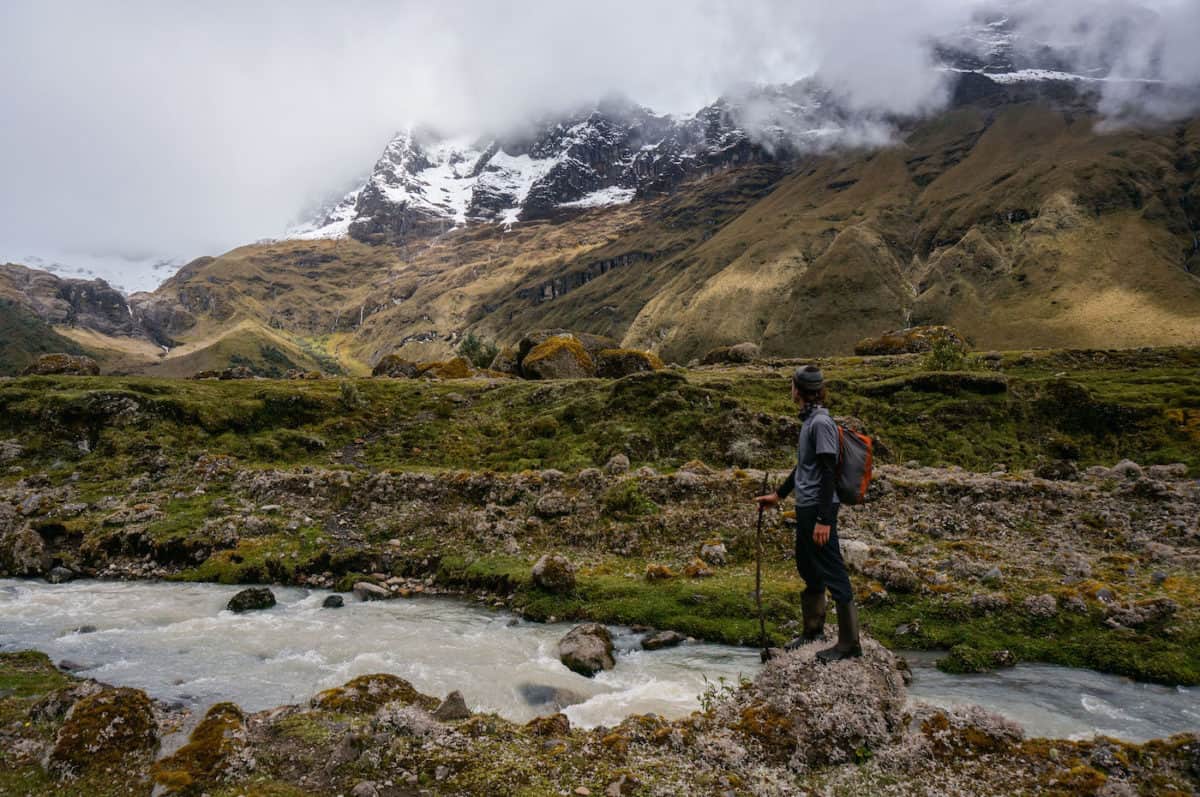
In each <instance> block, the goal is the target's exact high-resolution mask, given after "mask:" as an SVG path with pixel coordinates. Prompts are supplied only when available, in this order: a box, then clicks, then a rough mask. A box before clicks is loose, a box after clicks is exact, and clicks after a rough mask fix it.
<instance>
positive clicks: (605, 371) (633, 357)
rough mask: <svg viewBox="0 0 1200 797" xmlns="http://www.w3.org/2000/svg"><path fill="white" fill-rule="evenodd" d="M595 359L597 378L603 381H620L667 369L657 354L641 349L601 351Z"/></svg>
mask: <svg viewBox="0 0 1200 797" xmlns="http://www.w3.org/2000/svg"><path fill="white" fill-rule="evenodd" d="M595 359H596V376H599V377H601V378H603V379H620V378H621V377H623V376H629V375H630V374H640V373H644V372H646V371H657V370H659V369H660V368H665V367H666V366H665V365H663V361H662V360H661V359H659V357H658V355H657V354H655V353H654V352H652V351H641V350H640V349H601V350H600V351H598V352H597V353H596V358H595Z"/></svg>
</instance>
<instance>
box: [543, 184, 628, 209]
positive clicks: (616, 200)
mask: <svg viewBox="0 0 1200 797" xmlns="http://www.w3.org/2000/svg"><path fill="white" fill-rule="evenodd" d="M635 193H637V192H636V191H634V189H632V188H618V187H616V186H612V187H611V188H601V189H600V190H599V191H593V192H592V193H590V194H588V195H587V196H585V197H583V198H582V199H576V200H574V201H573V202H560V203H559V205H558V206H559V207H560V208H600V207H606V206H609V205H624V204H627V203H629V202H632V201H633V195H634V194H635Z"/></svg>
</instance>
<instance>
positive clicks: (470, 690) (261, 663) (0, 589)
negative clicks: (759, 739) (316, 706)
mask: <svg viewBox="0 0 1200 797" xmlns="http://www.w3.org/2000/svg"><path fill="white" fill-rule="evenodd" d="M237 590H238V588H237V587H228V586H222V585H216V584H174V583H145V582H100V581H76V582H72V583H68V584H61V585H51V584H47V583H45V582H41V581H18V580H12V579H0V651H10V650H22V649H35V650H41V651H44V652H45V653H47V654H48V655H49V656H50V657H51V658H52V659H53V660H54V661H55V662H58V663H63V662H67V663H68V664H69V666H70V667H72V668H77V670H76V672H77V674H79V675H81V676H85V677H91V678H96V679H98V680H101V681H104V682H107V683H112V684H117V685H121V686H134V687H138V688H141V689H144V690H146V691H147V692H148V693H149V694H151V695H152V696H154V697H157V698H161V699H163V700H166V701H169V702H179V703H183V704H185V705H187V706H189V707H193V708H197V709H203V708H204V707H206V706H208V705H211V704H212V703H215V702H218V701H222V700H232V701H234V702H236V703H238V704H239V705H241V706H242V707H243V708H245V709H247V710H250V711H257V710H261V709H265V708H270V707H273V706H278V705H283V704H287V703H300V702H304V701H306V700H307V699H308V698H309V697H310V696H311V695H312V694H314V693H315V692H317V691H319V690H321V689H326V688H329V687H332V686H338V685H340V684H342V683H344V682H346V681H348V680H350V679H351V678H353V677H354V676H356V675H362V674H366V673H374V672H390V673H394V674H396V675H399V676H401V677H404V678H406V679H408V680H409V681H411V682H412V683H413V685H414V686H416V687H417V688H418V689H419V690H421V691H422V692H425V693H427V694H432V695H436V696H439V697H440V696H444V695H445V694H446V693H447V692H449V691H451V690H453V689H458V690H460V691H461V692H462V693H463V695H464V696H465V698H466V700H467V703H468V705H470V706H471V708H472V709H475V710H478V711H494V712H496V713H498V714H500V715H502V716H504V717H507V718H509V719H512V720H517V721H524V720H528V719H530V718H532V717H534V716H536V715H538V714H545V713H549V712H552V711H554V710H556V709H561V710H563V712H564V713H565V714H567V716H568V717H570V719H571V722H572V723H573V724H575V725H579V726H585V727H591V726H595V725H615V724H616V723H618V722H620V720H621V719H622V718H624V717H625V716H628V715H629V714H633V713H647V712H654V713H657V714H661V715H663V716H667V717H679V716H683V715H686V714H687V713H689V712H690V711H692V710H694V709H695V708H697V707H698V705H699V703H698V696H699V695H700V693H701V692H703V691H704V689H705V688H706V687H707V686H708V685H709V684H711V683H719V682H720V680H721V679H722V678H724V679H726V680H727V681H732V682H736V680H737V679H738V678H739V677H753V676H754V674H755V672H756V671H757V669H758V667H759V662H758V652H757V651H756V650H754V649H750V648H736V647H729V646H724V645H713V644H706V643H696V644H685V645H681V646H679V647H676V648H671V649H667V650H660V651H653V652H651V651H644V650H641V648H640V644H639V637H638V636H637V635H635V634H632V633H631V632H630V631H629V629H627V628H620V627H614V628H613V632H614V639H615V642H616V645H617V648H618V651H619V652H618V655H617V666H616V668H615V669H613V670H611V671H608V672H605V673H601V674H600V675H598V676H597V677H596V678H593V679H589V678H584V677H582V676H579V675H576V674H574V673H572V672H570V671H569V670H567V669H566V667H564V666H563V665H562V664H561V663H560V662H559V661H558V656H557V653H556V646H557V642H558V640H559V639H560V638H561V637H562V635H563V634H564V633H566V631H567V630H568V629H569V628H570V624H566V623H557V624H541V623H531V622H526V621H523V620H520V619H518V618H516V617H514V616H513V615H511V614H509V613H506V612H497V611H492V610H489V609H485V608H481V607H479V606H476V605H474V604H471V603H468V602H465V601H459V600H451V599H438V598H419V599H409V600H393V601H384V602H371V603H359V602H356V601H354V599H353V598H351V597H349V596H347V600H346V606H345V608H342V609H323V608H321V603H322V601H323V600H324V598H325V597H326V595H328V594H329V593H327V592H322V591H314V590H305V589H297V588H280V587H276V588H274V592H275V595H276V597H277V599H278V601H279V603H278V605H277V606H275V607H274V608H272V609H269V610H266V611H260V612H251V613H247V614H242V615H237V614H233V613H231V612H228V611H225V610H224V607H225V604H226V603H227V602H228V600H229V598H230V597H231V596H232V595H233V594H234V593H235V592H237ZM935 658H936V656H935V655H933V654H928V653H910V654H908V659H909V662H910V664H911V665H912V668H913V673H914V679H913V683H912V686H911V687H910V690H909V692H910V695H911V697H912V698H913V699H914V700H922V701H925V702H928V703H933V704H936V705H942V706H946V705H951V704H955V703H978V704H980V705H983V706H985V707H987V708H989V709H991V710H993V711H996V712H998V713H1001V714H1004V715H1006V716H1008V717H1010V718H1011V719H1014V720H1016V721H1017V722H1019V723H1021V724H1022V725H1023V726H1024V727H1025V729H1026V732H1027V733H1028V734H1030V735H1031V736H1049V737H1059V738H1072V737H1073V738H1078V737H1087V736H1091V735H1092V734H1095V733H1102V734H1105V735H1110V736H1116V737H1119V738H1123V739H1128V740H1130V741H1142V740H1145V739H1150V738H1157V737H1165V736H1169V735H1171V734H1172V733H1178V732H1181V731H1196V730H1197V729H1200V689H1198V688H1187V687H1166V686H1157V685H1152V684H1142V683H1137V682H1134V681H1131V680H1129V679H1126V678H1121V677H1117V676H1112V675H1104V674H1101V673H1096V672H1092V671H1090V670H1078V669H1070V668H1064V667H1053V666H1048V665H1036V664H1022V665H1018V666H1017V667H1015V668H1013V669H1010V670H1004V671H1000V672H997V673H989V674H985V675H968V676H962V675H959V676H953V675H947V674H945V673H942V672H940V671H939V670H937V669H936V668H935V667H934V666H933V660H934V659H935Z"/></svg>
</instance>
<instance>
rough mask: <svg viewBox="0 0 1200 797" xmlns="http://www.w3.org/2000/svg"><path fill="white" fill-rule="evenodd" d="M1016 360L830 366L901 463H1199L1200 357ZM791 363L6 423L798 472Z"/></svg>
mask: <svg viewBox="0 0 1200 797" xmlns="http://www.w3.org/2000/svg"><path fill="white" fill-rule="evenodd" d="M1004 357H1005V359H1004V360H1003V362H1002V370H999V371H992V370H989V369H983V368H979V370H972V371H960V372H931V371H927V370H925V368H924V366H923V361H922V359H921V358H920V357H916V356H908V357H901V358H840V359H839V358H835V359H831V360H828V361H825V368H826V373H827V376H828V378H829V379H830V386H831V390H832V394H833V397H832V399H831V402H830V406H831V408H832V410H833V411H834V412H835V413H836V414H839V415H845V416H853V417H855V418H857V419H859V420H860V421H861V422H862V423H863V424H864V425H865V426H866V428H868V429H869V430H870V431H871V433H872V434H873V435H875V436H877V437H878V438H879V440H880V443H881V446H882V451H881V455H882V459H883V461H891V462H905V461H910V460H915V461H918V462H921V463H923V464H928V465H936V466H949V465H959V466H962V467H965V468H968V469H972V470H988V469H990V468H991V467H992V465H993V464H994V463H1006V464H1008V465H1009V466H1012V467H1033V466H1035V465H1037V464H1039V463H1041V462H1044V461H1048V460H1059V459H1070V460H1072V461H1076V462H1078V464H1079V465H1081V466H1087V465H1091V464H1095V463H1106V464H1112V463H1113V462H1115V461H1117V460H1118V459H1121V458H1124V457H1129V458H1133V459H1136V460H1137V461H1139V462H1145V463H1156V462H1157V463H1170V462H1185V463H1187V464H1188V465H1189V467H1190V468H1192V470H1193V472H1197V471H1200V433H1198V430H1197V428H1196V418H1197V414H1200V350H1196V349H1163V350H1153V351H1148V352H1137V351H1125V352H1103V351H1096V352H1068V351H1064V352H1037V353H1020V352H1013V353H1009V354H1006V355H1004ZM789 372H790V366H786V365H780V366H778V367H774V368H772V367H763V366H758V367H747V368H744V369H736V370H725V369H722V370H708V369H701V370H696V371H690V372H674V371H670V370H667V371H661V372H658V373H654V374H647V375H641V376H634V377H627V378H625V379H622V380H617V381H609V380H595V379H590V380H575V381H555V382H549V383H543V382H526V381H521V380H500V381H492V380H451V381H445V382H433V383H431V382H426V381H420V380H403V379H402V380H387V379H383V380H379V379H366V380H360V379H353V380H320V381H315V382H309V381H302V382H279V381H270V380H251V381H234V382H213V381H201V382H191V381H188V382H180V381H170V380H159V379H147V378H114V377H90V378H49V377H38V378H25V379H20V380H16V381H11V382H5V383H3V384H2V386H0V410H2V412H0V433H7V434H16V435H20V436H22V437H24V436H26V435H28V436H29V437H30V439H29V441H28V444H29V445H30V446H31V447H33V448H34V450H37V449H45V453H46V456H47V457H51V458H53V457H56V456H60V455H62V454H63V453H64V452H65V451H66V450H68V449H70V448H71V447H73V446H74V445H75V443H76V438H77V437H78V436H79V435H85V436H87V437H89V438H90V439H92V440H93V442H94V444H95V445H100V446H106V447H109V456H108V458H107V459H106V461H105V463H104V464H103V467H113V468H115V469H117V471H118V472H120V471H123V470H124V468H125V467H126V464H125V463H122V461H121V458H122V457H127V456H133V452H135V451H137V450H140V449H141V448H144V447H145V446H152V447H172V446H179V447H182V448H187V447H189V446H191V447H196V448H197V449H198V450H199V449H201V448H202V449H203V450H204V451H206V452H209V453H227V454H232V455H235V456H238V457H241V458H245V459H246V460H248V461H252V462H253V461H261V462H263V463H264V464H272V463H274V464H278V463H280V462H287V463H292V464H303V463H306V462H307V463H321V462H327V461H329V457H330V453H331V452H335V451H337V450H339V449H341V448H342V447H345V446H350V447H352V448H353V449H354V456H355V458H356V460H357V461H361V462H362V463H364V464H368V465H370V466H371V467H377V468H468V469H481V468H487V469H494V470H500V471H519V470H522V469H525V468H559V469H564V470H571V469H580V468H586V467H591V466H595V465H601V464H603V463H604V462H605V461H606V460H607V459H608V458H609V457H610V456H612V455H613V454H616V453H625V454H627V455H628V456H629V457H630V459H631V460H632V461H633V462H634V464H635V465H637V464H648V465H653V466H656V467H660V468H672V467H678V466H679V465H682V464H683V463H685V462H687V461H688V460H692V459H701V460H704V461H706V462H710V463H713V464H732V465H758V466H771V467H784V466H785V465H786V464H787V462H788V461H789V457H790V455H791V448H792V445H793V443H794V439H793V438H794V432H795V431H796V427H795V421H794V420H792V419H791V415H792V409H791V406H790V399H789V397H788V393H787V381H786V375H787V373H789ZM128 418H136V419H137V422H136V423H132V422H129V421H128V420H127V419H128ZM751 441H757V442H751ZM60 449H61V450H60ZM745 451H750V452H754V453H752V455H750V456H749V458H748V455H747V454H745V453H739V452H745Z"/></svg>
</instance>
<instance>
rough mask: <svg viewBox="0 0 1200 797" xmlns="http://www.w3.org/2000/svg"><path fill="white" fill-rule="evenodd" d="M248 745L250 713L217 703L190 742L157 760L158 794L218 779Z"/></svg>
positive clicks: (178, 791)
mask: <svg viewBox="0 0 1200 797" xmlns="http://www.w3.org/2000/svg"><path fill="white" fill-rule="evenodd" d="M245 745H246V715H245V714H243V713H242V710H241V709H240V708H238V707H237V706H236V705H234V704H233V703H217V704H216V705H215V706H213V707H212V708H210V709H209V710H208V712H207V713H206V714H205V715H204V719H203V720H201V721H200V724H199V725H197V726H196V728H195V729H194V730H193V731H192V733H191V736H189V737H188V742H187V744H185V745H184V746H183V747H181V748H179V749H178V750H177V751H175V753H173V754H172V755H169V756H167V757H166V758H164V759H162V760H160V761H158V762H157V763H155V765H154V768H153V775H154V784H155V787H156V791H155V793H156V794H161V795H166V794H184V793H189V792H192V791H195V790H196V789H197V788H198V787H200V786H203V785H205V784H210V783H214V782H216V781H217V780H218V779H219V778H220V777H221V776H222V775H223V774H224V773H225V771H226V769H227V768H228V767H229V766H230V763H231V762H232V760H233V759H234V756H235V755H236V754H237V753H238V751H240V750H241V749H242V748H244V747H245Z"/></svg>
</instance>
